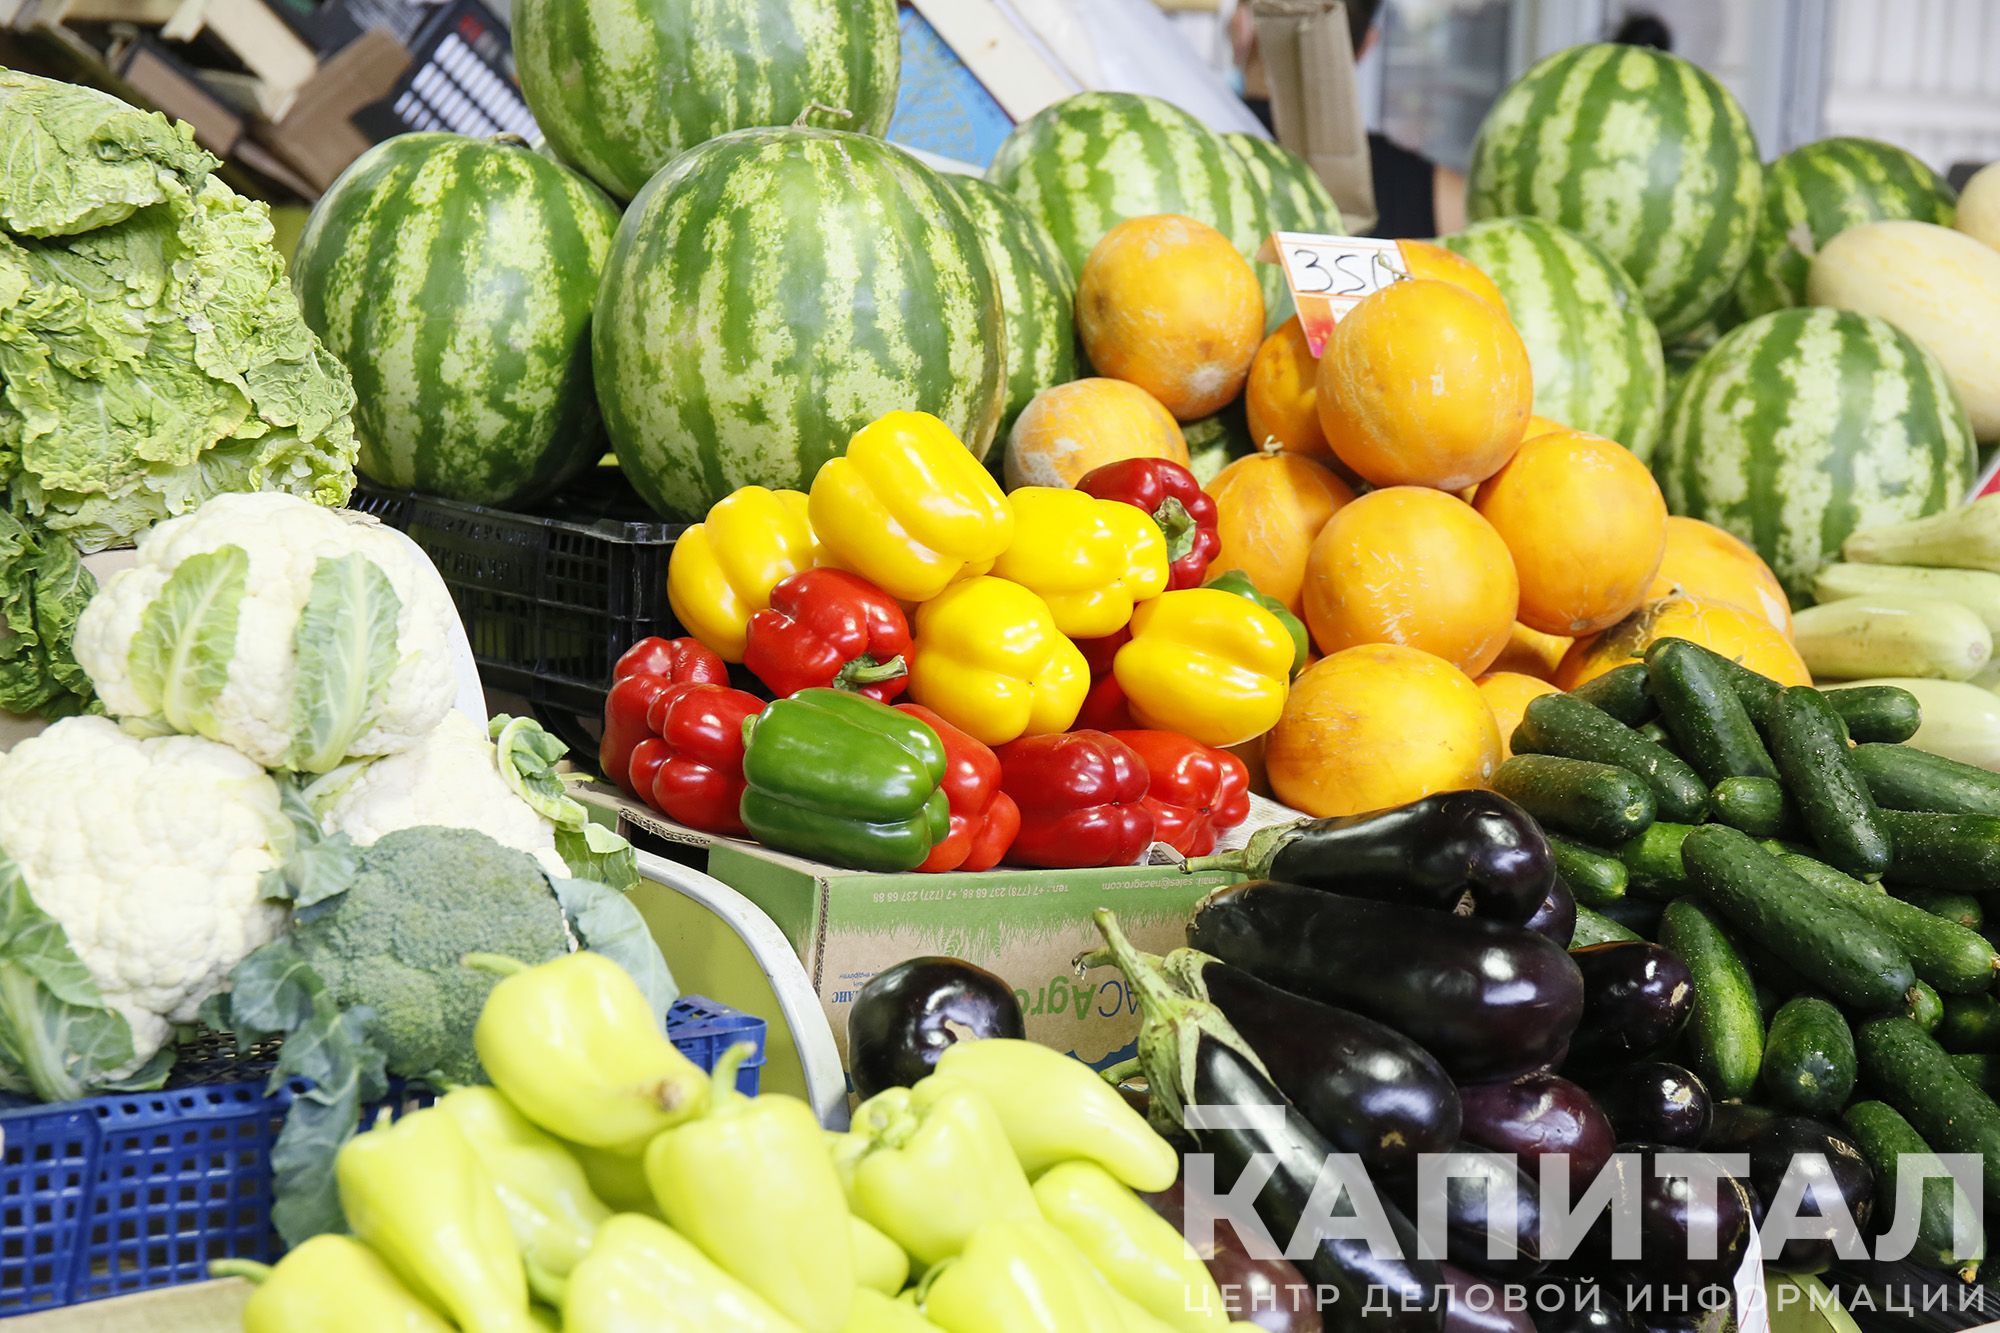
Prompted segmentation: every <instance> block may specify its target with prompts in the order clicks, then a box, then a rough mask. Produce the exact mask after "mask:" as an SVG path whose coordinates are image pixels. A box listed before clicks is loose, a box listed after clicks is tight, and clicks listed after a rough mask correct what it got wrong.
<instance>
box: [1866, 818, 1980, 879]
mask: <svg viewBox="0 0 2000 1333" xmlns="http://www.w3.org/2000/svg"><path fill="white" fill-rule="evenodd" d="M1881 821H1882V825H1883V827H1884V828H1885V829H1887V830H1888V833H1889V836H1890V837H1892V838H1893V839H1895V846H1896V854H1895V857H1894V858H1893V863H1892V865H1891V867H1890V871H1889V873H1890V874H1891V875H1892V876H1893V877H1894V878H1895V880H1896V882H1897V883H1899V884H1916V885H1922V886H1925V887H1929V888H1939V889H1962V888H1973V889H1980V890H1985V889H1989V888H1996V887H2000V816H1994V815H1923V814H1917V813H1915V812H1914V811H1909V810H1884V811H1882V812H1881Z"/></svg>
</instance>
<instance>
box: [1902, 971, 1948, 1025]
mask: <svg viewBox="0 0 2000 1333" xmlns="http://www.w3.org/2000/svg"><path fill="white" fill-rule="evenodd" d="M1903 1016H1904V1017H1905V1018H1907V1019H1909V1020H1910V1021H1911V1022H1912V1023H1915V1024H1916V1025H1917V1026H1918V1027H1920V1028H1922V1029H1923V1030H1924V1031H1926V1032H1936V1031H1937V1027H1938V1024H1939V1023H1942V1022H1943V1021H1944V997H1943V996H1942V995H1939V994H1938V993H1937V991H1936V990H1935V989H1933V988H1932V986H1931V984H1930V983H1929V982H1928V981H1925V980H1924V979H1923V978H1922V977H1918V978H1917V984H1916V985H1914V986H1912V987H1910V1003H1909V1006H1908V1008H1907V1009H1905V1010H1904V1013H1903Z"/></svg>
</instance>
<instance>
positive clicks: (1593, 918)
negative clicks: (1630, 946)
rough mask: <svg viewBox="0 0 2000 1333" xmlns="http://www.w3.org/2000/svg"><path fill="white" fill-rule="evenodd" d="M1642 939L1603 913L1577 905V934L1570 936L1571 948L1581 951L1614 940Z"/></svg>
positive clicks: (1636, 933) (1633, 931) (1637, 933)
mask: <svg viewBox="0 0 2000 1333" xmlns="http://www.w3.org/2000/svg"><path fill="white" fill-rule="evenodd" d="M1641 938H1643V937H1642V936H1641V935H1640V934H1639V932H1638V931H1636V930H1627V929H1626V928H1625V927H1623V926H1621V925H1619V924H1618V923H1617V922H1616V921H1613V920H1612V919H1611V918H1610V917H1608V916H1606V915H1604V914H1603V913H1602V912H1597V911H1593V910H1591V909H1590V908H1588V907H1585V906H1584V905H1583V904H1582V903H1578V904H1577V905H1576V932H1575V933H1574V934H1573V935H1571V936H1570V939H1569V947H1570V948H1572V949H1581V948H1582V947H1583V946H1584V945H1586V944H1609V943H1611V942H1612V941H1614V940H1636V939H1641Z"/></svg>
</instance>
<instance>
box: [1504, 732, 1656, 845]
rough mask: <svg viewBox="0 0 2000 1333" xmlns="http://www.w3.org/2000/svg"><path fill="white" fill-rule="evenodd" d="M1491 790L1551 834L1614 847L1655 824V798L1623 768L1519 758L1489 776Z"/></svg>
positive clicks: (1555, 757)
mask: <svg viewBox="0 0 2000 1333" xmlns="http://www.w3.org/2000/svg"><path fill="white" fill-rule="evenodd" d="M1493 790H1494V791H1497V792H1499V793H1500V794H1501V795H1502V796H1505V797H1506V798H1507V799H1508V800H1510V801H1512V802H1514V804H1516V805H1518V806H1520V807H1521V808H1522V809H1523V810H1526V811H1527V812H1528V813H1529V814H1531V815H1533V816H1534V817H1535V820H1536V822H1537V823H1539V824H1540V825H1541V826H1542V827H1543V828H1545V829H1548V830H1549V831H1550V832H1552V833H1565V834H1568V835H1570V836H1571V837H1576V838H1581V839H1583V840H1584V841H1585V842H1595V843H1606V844H1609V843H1618V842H1624V841H1625V840H1626V839H1627V838H1633V837H1637V836H1638V835H1639V834H1640V833H1642V832H1644V831H1645V830H1646V828H1647V827H1648V826H1649V825H1651V824H1652V822H1653V793H1652V792H1651V790H1649V789H1648V788H1647V786H1646V784H1645V783H1643V782H1641V781H1640V780H1639V779H1638V778H1637V777H1636V776H1635V775H1633V774H1631V773H1628V772H1626V771H1625V770H1624V769H1622V768H1613V767H1612V766H1611V765H1609V764H1594V763H1592V762H1591V761H1590V760H1588V759H1564V758H1562V757H1561V756H1559V755H1552V754H1518V755H1515V756H1514V757H1513V758H1512V759H1509V760H1508V761H1507V762H1506V763H1504V764H1502V765H1500V768H1499V771H1498V772H1496V773H1494V775H1493Z"/></svg>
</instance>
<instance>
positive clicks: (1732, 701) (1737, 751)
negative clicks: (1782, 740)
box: [1646, 639, 1778, 784]
mask: <svg viewBox="0 0 2000 1333" xmlns="http://www.w3.org/2000/svg"><path fill="white" fill-rule="evenodd" d="M1714 656H1715V655H1714V654H1713V653H1708V654H1704V653H1702V652H1700V651H1699V650H1698V649H1696V648H1695V646H1694V645H1693V644H1691V643H1689V642H1687V641H1686V640H1685V639H1662V640H1660V641H1659V642H1658V643H1655V644H1654V645H1653V646H1652V647H1650V648H1648V649H1647V650H1646V673H1647V674H1646V688H1647V690H1649V691H1650V692H1651V693H1652V696H1653V699H1654V702H1656V703H1657V704H1659V706H1660V717H1661V719H1662V720H1663V721H1664V722H1665V723H1666V726H1667V731H1668V733H1669V734H1670V735H1672V736H1673V738H1674V742H1675V747H1674V748H1675V749H1676V750H1678V751H1679V752H1680V755H1681V757H1682V758H1683V759H1685V760H1687V761H1688V763H1689V764H1690V765H1691V766H1692V767H1693V768H1694V771H1695V772H1696V773H1699V774H1700V775H1701V777H1702V779H1703V780H1704V781H1706V782H1709V783H1711V784H1713V783H1717V782H1720V781H1722V780H1723V779H1724V778H1771V779H1774V780H1775V779H1776V778H1777V776H1778V770H1777V767H1776V766H1775V765H1774V764H1772V762H1771V756H1770V754H1769V752H1768V751H1766V750H1765V749H1764V742H1763V740H1762V739H1761V738H1759V737H1758V735H1757V725H1756V724H1755V723H1754V722H1752V721H1751V720H1750V714H1749V712H1748V711H1747V710H1746V709H1745V708H1744V707H1743V701H1742V700H1741V699H1739V698H1737V697H1736V691H1735V690H1733V689H1731V688H1730V685H1729V681H1728V678H1727V677H1725V676H1724V675H1723V674H1722V672H1721V671H1720V670H1719V669H1718V668H1717V667H1716V666H1715V665H1714V660H1713V659H1714Z"/></svg>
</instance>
